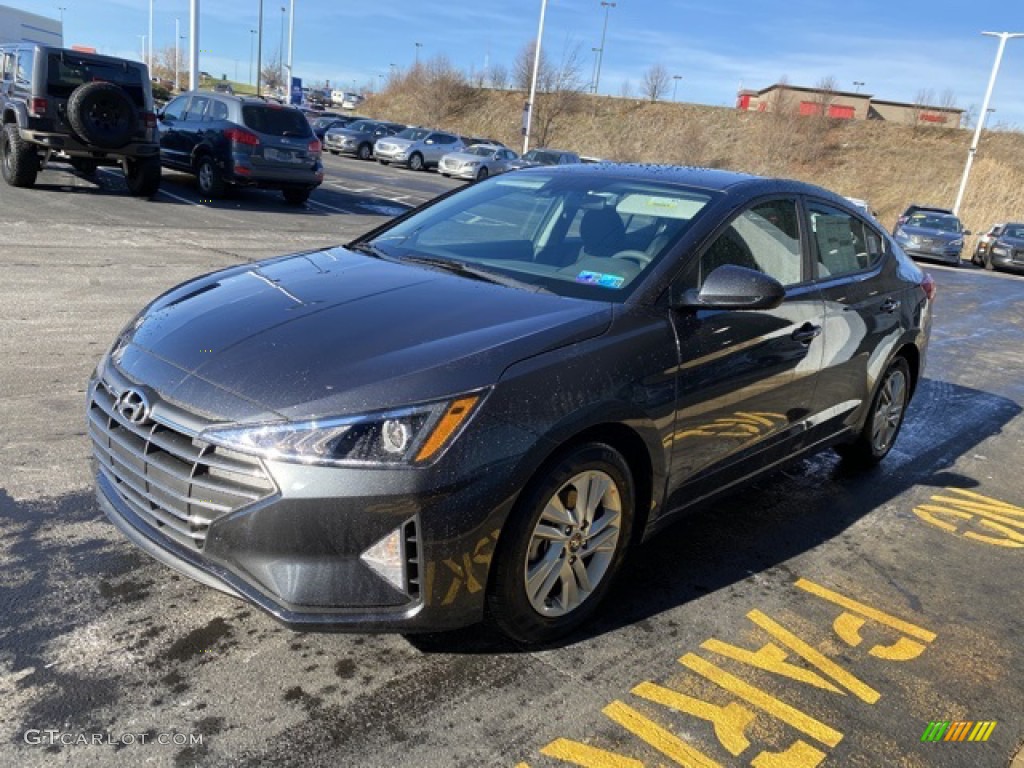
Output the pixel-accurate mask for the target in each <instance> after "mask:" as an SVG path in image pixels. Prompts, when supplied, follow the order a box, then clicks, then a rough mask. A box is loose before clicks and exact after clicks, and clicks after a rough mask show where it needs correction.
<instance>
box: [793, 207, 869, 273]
mask: <svg viewBox="0 0 1024 768" xmlns="http://www.w3.org/2000/svg"><path fill="white" fill-rule="evenodd" d="M808 211H809V213H810V217H811V231H812V235H813V240H814V244H815V246H816V251H817V261H818V264H817V267H818V274H819V275H820V276H821V277H835V276H836V275H849V274H852V273H854V272H860V271H861V270H863V269H869V268H871V267H873V266H875V265H876V264H877V263H878V262H879V261H880V260H881V258H882V239H881V237H879V236H878V235H877V234H876V233H875V231H874V230H873V229H871V227H869V226H867V225H866V224H865V223H864V222H863V221H861V220H860V219H858V218H857V217H856V216H853V215H852V214H849V213H846V212H845V211H840V210H839V209H837V208H832V207H831V206H828V205H824V204H822V203H815V202H811V203H810V204H809V205H808Z"/></svg>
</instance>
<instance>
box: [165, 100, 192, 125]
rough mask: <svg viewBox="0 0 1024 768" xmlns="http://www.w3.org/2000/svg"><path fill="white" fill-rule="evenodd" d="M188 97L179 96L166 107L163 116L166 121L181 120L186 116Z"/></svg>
mask: <svg viewBox="0 0 1024 768" xmlns="http://www.w3.org/2000/svg"><path fill="white" fill-rule="evenodd" d="M188 98H189V97H188V96H187V95H186V96H179V97H178V98H176V99H172V100H171V101H170V102H169V103H168V104H167V106H166V107H164V111H163V116H164V119H165V120H181V118H182V116H183V115H184V114H185V106H186V104H188Z"/></svg>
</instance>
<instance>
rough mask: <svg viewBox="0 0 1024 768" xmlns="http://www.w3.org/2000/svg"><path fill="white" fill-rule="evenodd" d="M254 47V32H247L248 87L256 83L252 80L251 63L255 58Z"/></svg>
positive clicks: (252, 30) (253, 30)
mask: <svg viewBox="0 0 1024 768" xmlns="http://www.w3.org/2000/svg"><path fill="white" fill-rule="evenodd" d="M255 46H256V30H255V29H250V30H249V85H255V84H256V82H255V81H254V80H253V79H252V62H253V59H254V57H255V55H256V54H255V53H254V51H255Z"/></svg>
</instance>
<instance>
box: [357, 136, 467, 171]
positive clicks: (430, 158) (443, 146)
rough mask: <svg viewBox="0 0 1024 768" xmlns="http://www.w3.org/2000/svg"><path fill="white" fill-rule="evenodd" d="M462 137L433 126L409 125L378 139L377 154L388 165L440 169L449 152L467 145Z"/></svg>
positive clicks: (379, 160) (418, 168) (382, 162)
mask: <svg viewBox="0 0 1024 768" xmlns="http://www.w3.org/2000/svg"><path fill="white" fill-rule="evenodd" d="M465 146H466V145H465V143H463V141H462V139H460V138H459V137H458V136H456V135H455V134H453V133H445V132H444V131H432V130H430V129H429V128H406V129H405V130H404V131H401V132H400V133H396V134H395V135H394V136H388V137H387V138H383V139H377V143H376V144H374V145H373V156H374V157H376V158H377V162H379V163H381V164H383V165H387V164H388V163H395V164H396V165H407V166H409V168H410V169H411V170H413V171H422V170H424V169H426V168H436V167H437V166H438V164H439V163H440V162H441V158H442V157H444V156H445V155H447V154H448V153H449V152H458V151H459V150H461V149H464V148H465Z"/></svg>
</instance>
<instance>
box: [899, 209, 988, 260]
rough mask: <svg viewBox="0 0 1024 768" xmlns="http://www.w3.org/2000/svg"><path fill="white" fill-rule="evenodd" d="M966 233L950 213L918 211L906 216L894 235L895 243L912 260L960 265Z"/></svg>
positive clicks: (967, 231) (967, 233)
mask: <svg viewBox="0 0 1024 768" xmlns="http://www.w3.org/2000/svg"><path fill="white" fill-rule="evenodd" d="M969 234H971V233H970V231H969V230H965V229H964V228H963V225H962V224H961V223H960V219H958V218H957V217H956V216H954V215H953V214H951V213H933V212H930V211H918V212H917V213H912V214H910V215H909V216H907V218H906V220H905V221H904V222H903V223H902V224H900V225H899V226H898V227H896V231H895V232H894V233H893V235H894V237H895V239H896V242H897V243H899V245H900V246H901V247H902V248H903V250H904V251H906V252H907V254H909V255H910V256H913V257H916V258H918V257H919V258H923V259H935V260H938V261H944V262H946V263H948V264H953V265H959V264H960V253H961V251H963V249H964V236H965V235H969Z"/></svg>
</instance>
